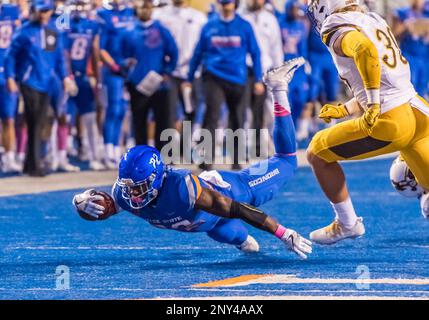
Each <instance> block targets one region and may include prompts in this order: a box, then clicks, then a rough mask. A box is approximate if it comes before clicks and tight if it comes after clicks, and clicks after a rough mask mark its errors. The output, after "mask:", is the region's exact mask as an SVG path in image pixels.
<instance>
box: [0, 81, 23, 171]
mask: <svg viewBox="0 0 429 320" xmlns="http://www.w3.org/2000/svg"><path fill="white" fill-rule="evenodd" d="M17 106H18V96H17V95H16V94H12V93H9V92H8V90H7V88H6V87H5V86H0V118H1V122H2V145H3V147H4V149H5V154H4V155H3V159H2V171H3V172H9V173H10V172H14V173H17V172H21V171H22V166H21V165H19V164H18V162H17V161H16V152H15V148H16V134H15V116H16V111H17Z"/></svg>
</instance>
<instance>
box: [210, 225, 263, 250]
mask: <svg viewBox="0 0 429 320" xmlns="http://www.w3.org/2000/svg"><path fill="white" fill-rule="evenodd" d="M207 235H208V236H209V237H210V238H212V239H213V240H215V241H217V242H220V243H226V244H230V245H233V246H236V247H237V248H238V249H239V250H241V251H243V252H248V253H250V252H258V251H259V244H258V243H257V242H256V240H255V239H254V238H253V237H252V236H250V235H249V232H248V230H247V228H246V227H245V226H244V224H243V223H242V222H241V221H240V220H237V219H220V220H219V222H218V223H217V224H216V225H215V227H214V228H213V229H212V230H210V231H209V232H207Z"/></svg>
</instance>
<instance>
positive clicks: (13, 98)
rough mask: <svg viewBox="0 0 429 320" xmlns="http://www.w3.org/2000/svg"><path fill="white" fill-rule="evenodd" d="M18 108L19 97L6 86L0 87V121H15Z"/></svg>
mask: <svg viewBox="0 0 429 320" xmlns="http://www.w3.org/2000/svg"><path fill="white" fill-rule="evenodd" d="M17 108H18V95H17V94H16V93H11V92H9V90H8V89H7V88H6V85H1V86H0V119H14V118H15V115H16V111H17Z"/></svg>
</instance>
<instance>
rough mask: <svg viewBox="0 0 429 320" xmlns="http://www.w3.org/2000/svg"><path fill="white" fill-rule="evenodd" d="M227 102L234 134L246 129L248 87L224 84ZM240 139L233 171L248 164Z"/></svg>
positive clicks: (236, 144) (235, 140)
mask: <svg viewBox="0 0 429 320" xmlns="http://www.w3.org/2000/svg"><path fill="white" fill-rule="evenodd" d="M223 87H224V92H225V101H226V105H227V107H228V111H229V126H228V128H229V129H232V130H233V131H234V132H237V131H236V130H240V129H243V128H244V117H245V113H246V104H245V99H246V87H245V86H241V85H236V84H232V83H224V85H223ZM238 143H239V142H238V139H234V150H233V169H234V170H240V169H241V164H242V163H245V162H246V156H245V155H244V154H242V153H240V152H239V144H238Z"/></svg>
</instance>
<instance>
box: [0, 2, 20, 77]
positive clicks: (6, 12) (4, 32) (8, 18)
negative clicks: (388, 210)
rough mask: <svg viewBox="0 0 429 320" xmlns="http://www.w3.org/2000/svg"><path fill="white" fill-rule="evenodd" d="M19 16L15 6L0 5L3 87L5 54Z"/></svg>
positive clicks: (0, 68) (0, 55)
mask: <svg viewBox="0 0 429 320" xmlns="http://www.w3.org/2000/svg"><path fill="white" fill-rule="evenodd" d="M19 14H20V13H19V7H18V6H17V5H11V4H2V5H0V85H4V84H5V81H6V79H5V73H4V63H5V58H6V52H7V49H8V48H9V46H10V43H11V41H12V36H13V33H14V30H15V22H16V21H17V20H18V19H19Z"/></svg>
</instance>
